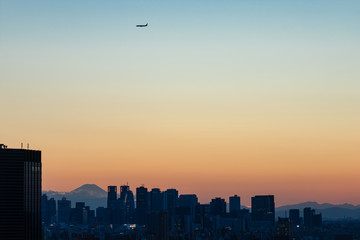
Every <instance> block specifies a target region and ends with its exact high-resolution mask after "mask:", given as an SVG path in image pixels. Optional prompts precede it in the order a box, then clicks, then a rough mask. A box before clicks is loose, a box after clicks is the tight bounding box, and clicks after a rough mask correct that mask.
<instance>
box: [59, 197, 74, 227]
mask: <svg viewBox="0 0 360 240" xmlns="http://www.w3.org/2000/svg"><path fill="white" fill-rule="evenodd" d="M57 207H58V222H59V223H69V220H70V209H71V201H70V200H66V198H65V197H63V198H62V199H61V200H58V206H57Z"/></svg>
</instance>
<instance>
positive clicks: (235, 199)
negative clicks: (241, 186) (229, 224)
mask: <svg viewBox="0 0 360 240" xmlns="http://www.w3.org/2000/svg"><path fill="white" fill-rule="evenodd" d="M229 205H230V206H229V207H230V214H231V215H232V216H233V217H234V216H238V215H239V214H240V209H241V208H240V206H241V205H240V197H239V196H238V195H234V196H232V197H229Z"/></svg>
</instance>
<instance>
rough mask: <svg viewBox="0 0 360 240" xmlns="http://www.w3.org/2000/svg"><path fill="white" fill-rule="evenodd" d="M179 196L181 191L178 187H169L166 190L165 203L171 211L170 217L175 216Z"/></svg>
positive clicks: (166, 207)
mask: <svg viewBox="0 0 360 240" xmlns="http://www.w3.org/2000/svg"><path fill="white" fill-rule="evenodd" d="M178 198H179V192H178V191H177V190H176V189H168V190H166V191H165V192H164V205H165V209H166V210H167V211H168V213H169V217H173V216H175V209H176V206H177V202H178Z"/></svg>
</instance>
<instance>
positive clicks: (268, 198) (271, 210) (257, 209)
mask: <svg viewBox="0 0 360 240" xmlns="http://www.w3.org/2000/svg"><path fill="white" fill-rule="evenodd" d="M251 218H252V220H253V221H271V222H273V223H274V222H275V202H274V195H262V196H255V197H252V198H251Z"/></svg>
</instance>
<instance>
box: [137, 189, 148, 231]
mask: <svg viewBox="0 0 360 240" xmlns="http://www.w3.org/2000/svg"><path fill="white" fill-rule="evenodd" d="M148 205H149V200H148V189H147V188H146V187H144V186H141V187H138V188H136V223H137V224H139V225H146V224H147V215H148Z"/></svg>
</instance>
